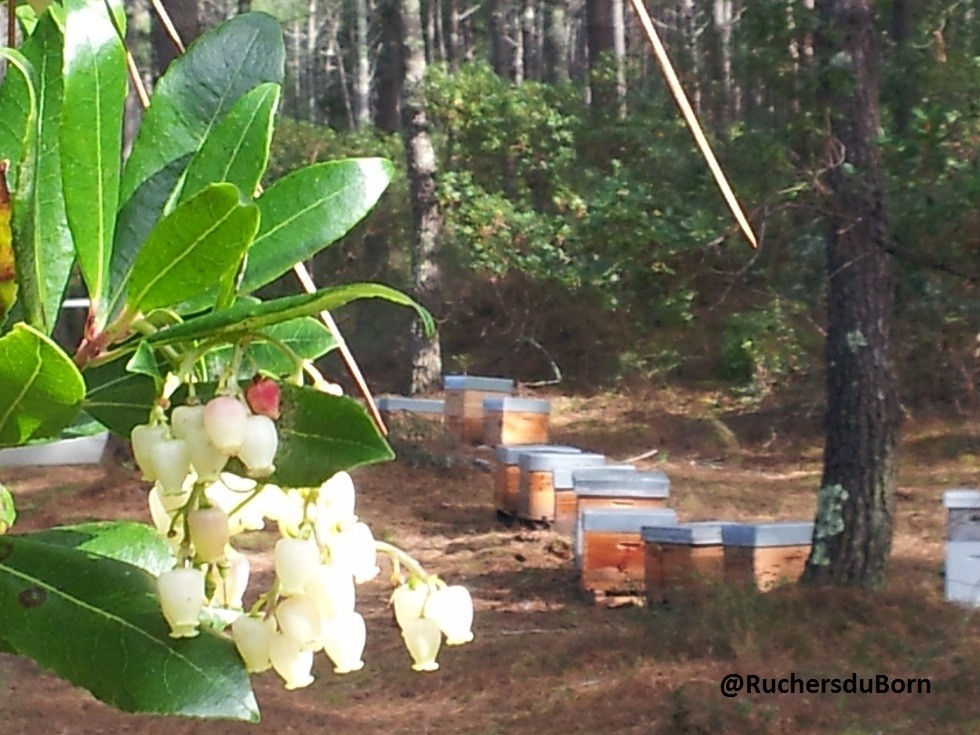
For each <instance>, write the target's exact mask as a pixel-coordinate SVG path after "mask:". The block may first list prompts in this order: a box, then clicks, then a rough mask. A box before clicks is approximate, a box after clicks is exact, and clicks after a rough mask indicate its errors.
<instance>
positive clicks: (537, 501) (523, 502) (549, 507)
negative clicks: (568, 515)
mask: <svg viewBox="0 0 980 735" xmlns="http://www.w3.org/2000/svg"><path fill="white" fill-rule="evenodd" d="M605 463H606V456H605V455H604V454H595V453H592V452H579V453H578V454H569V453H563V454H555V453H553V452H528V453H525V454H521V455H520V457H519V459H518V466H519V467H520V468H521V486H520V493H519V495H518V502H517V515H518V516H519V517H520V518H522V519H524V520H528V521H544V522H546V523H553V522H554V520H555V474H556V473H557V474H558V476H559V484H561V483H562V482H567V483H568V485H567V486H568V487H571V474H570V472H571V470H572V469H575V468H578V467H596V466H599V465H603V464H605ZM563 472H564V473H565V475H563V474H562V473H563ZM565 477H567V480H566V479H565Z"/></svg>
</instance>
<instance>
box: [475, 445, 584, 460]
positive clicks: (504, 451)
mask: <svg viewBox="0 0 980 735" xmlns="http://www.w3.org/2000/svg"><path fill="white" fill-rule="evenodd" d="M494 452H495V453H496V455H497V461H498V462H500V463H501V464H510V465H516V464H517V463H518V460H519V459H520V456H521V455H522V454H530V453H532V452H552V453H553V454H581V453H582V450H581V449H579V448H578V447H572V446H569V445H567V444H498V445H497V446H496V448H495V449H494Z"/></svg>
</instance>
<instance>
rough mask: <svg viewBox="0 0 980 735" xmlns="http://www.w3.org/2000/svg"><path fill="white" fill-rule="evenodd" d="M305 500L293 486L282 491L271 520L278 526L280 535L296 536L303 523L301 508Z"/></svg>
mask: <svg viewBox="0 0 980 735" xmlns="http://www.w3.org/2000/svg"><path fill="white" fill-rule="evenodd" d="M305 503H306V501H305V500H304V499H303V495H302V493H300V492H299V491H298V490H296V489H295V488H288V489H287V490H285V491H284V493H283V498H282V501H281V502H280V504H279V506H278V507H277V508H276V510H275V511H274V513H275V515H274V517H273V520H275V521H276V524H277V525H278V527H279V534H280V535H281V536H296V535H297V534H299V528H300V525H302V523H303V508H304V506H305Z"/></svg>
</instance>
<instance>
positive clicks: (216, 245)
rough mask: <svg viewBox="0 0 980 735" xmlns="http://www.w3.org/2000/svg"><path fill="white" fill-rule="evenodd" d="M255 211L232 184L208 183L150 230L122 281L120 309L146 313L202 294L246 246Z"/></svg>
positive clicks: (232, 266)
mask: <svg viewBox="0 0 980 735" xmlns="http://www.w3.org/2000/svg"><path fill="white" fill-rule="evenodd" d="M258 224H259V212H258V208H257V207H256V206H255V205H254V204H246V205H242V204H241V203H240V202H239V194H238V189H236V188H235V187H234V186H233V185H232V184H212V185H211V186H209V187H207V188H206V189H204V191H202V192H201V193H200V194H197V195H196V196H194V197H192V198H191V199H188V200H187V201H186V202H184V203H183V204H180V205H179V206H178V207H177V208H176V209H174V211H173V212H171V213H170V214H168V215H167V216H166V217H164V218H163V219H162V220H160V222H159V223H158V224H157V226H156V227H154V228H153V232H151V233H150V237H149V239H147V241H146V244H145V245H144V246H143V247H142V248H141V249H140V251H139V254H138V255H137V256H136V260H135V261H134V262H133V268H132V270H131V272H130V275H129V278H128V279H127V283H126V307H125V308H126V310H127V311H128V312H130V313H134V314H135V313H138V312H142V313H144V314H145V313H149V312H150V311H152V310H153V309H160V308H163V307H167V306H173V305H175V304H179V303H180V302H182V301H186V300H187V299H192V298H195V297H197V296H199V295H201V294H203V293H207V292H208V291H209V290H210V289H211V288H212V287H213V286H214V284H215V283H216V282H218V281H220V280H221V279H222V278H223V277H225V276H226V275H227V274H228V273H229V272H231V271H234V270H235V268H237V266H238V264H239V263H240V262H241V259H242V256H243V255H244V254H245V251H246V250H248V247H249V245H251V244H252V239H253V238H254V236H255V230H256V229H257V228H258Z"/></svg>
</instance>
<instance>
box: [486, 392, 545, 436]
mask: <svg viewBox="0 0 980 735" xmlns="http://www.w3.org/2000/svg"><path fill="white" fill-rule="evenodd" d="M550 414H551V403H550V402H548V401H545V400H541V399H538V398H514V397H512V396H503V397H499V396H494V397H491V398H484V399H483V442H484V443H485V444H491V445H496V444H545V443H547V441H548V417H549V415H550Z"/></svg>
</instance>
